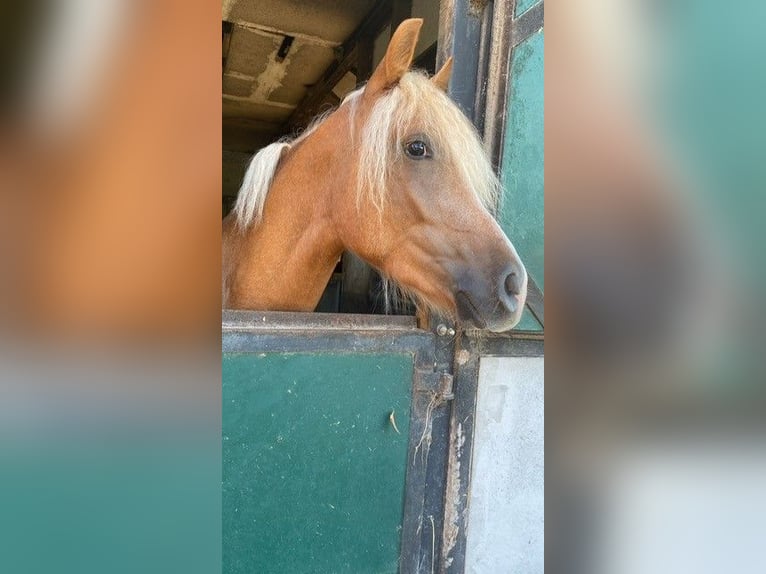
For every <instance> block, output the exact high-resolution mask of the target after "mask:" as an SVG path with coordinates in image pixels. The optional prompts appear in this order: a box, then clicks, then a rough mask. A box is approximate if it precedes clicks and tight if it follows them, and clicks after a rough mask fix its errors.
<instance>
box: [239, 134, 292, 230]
mask: <svg viewBox="0 0 766 574" xmlns="http://www.w3.org/2000/svg"><path fill="white" fill-rule="evenodd" d="M290 147H291V146H290V144H289V143H288V142H284V141H279V142H276V143H273V144H271V145H267V146H266V147H265V148H263V149H262V150H261V151H259V152H258V153H257V154H255V155H254V156H253V159H252V160H251V161H250V165H249V166H248V168H247V171H246V172H245V177H244V178H243V180H242V186H241V187H240V188H239V194H238V195H237V201H236V203H235V204H234V213H235V214H236V217H237V223H238V224H239V226H240V227H241V228H242V229H244V228H245V227H247V226H248V225H250V224H251V223H252V222H253V221H258V220H260V218H261V216H262V215H263V206H264V205H265V203H266V195H267V194H268V193H269V187H271V182H272V180H273V179H274V174H275V173H276V171H277V166H278V165H279V160H280V159H282V154H283V153H285V151H287V150H289V149H290Z"/></svg>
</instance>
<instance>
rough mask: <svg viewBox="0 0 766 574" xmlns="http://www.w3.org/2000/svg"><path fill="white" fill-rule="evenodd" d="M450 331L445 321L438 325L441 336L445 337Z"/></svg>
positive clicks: (437, 330)
mask: <svg viewBox="0 0 766 574" xmlns="http://www.w3.org/2000/svg"><path fill="white" fill-rule="evenodd" d="M447 333H448V330H447V325H445V324H444V323H440V324H439V326H438V327H436V334H437V335H439V336H440V337H444V335H446V334H447Z"/></svg>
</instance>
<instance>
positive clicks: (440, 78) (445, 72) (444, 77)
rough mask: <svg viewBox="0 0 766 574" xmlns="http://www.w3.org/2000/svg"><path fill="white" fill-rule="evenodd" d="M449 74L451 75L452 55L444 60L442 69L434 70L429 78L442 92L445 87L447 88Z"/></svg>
mask: <svg viewBox="0 0 766 574" xmlns="http://www.w3.org/2000/svg"><path fill="white" fill-rule="evenodd" d="M451 75H452V56H450V57H449V58H447V61H446V62H444V65H443V66H442V69H441V70H439V71H438V72H436V74H434V76H433V78H431V81H432V82H433V83H434V85H435V86H436V87H437V88H439V89H440V90H441V91H442V92H446V91H447V88H449V79H450V76H451Z"/></svg>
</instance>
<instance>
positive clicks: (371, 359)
mask: <svg viewBox="0 0 766 574" xmlns="http://www.w3.org/2000/svg"><path fill="white" fill-rule="evenodd" d="M412 372H413V360H412V356H411V355H328V354H230V355H224V358H223V437H222V438H223V566H224V568H223V571H224V573H235V572H236V573H244V572H247V573H252V572H258V573H259V574H269V573H274V574H277V573H280V574H281V573H285V572H289V573H291V574H301V573H316V572H328V573H329V572H334V573H349V574H351V573H353V574H365V573H370V574H372V573H375V574H383V573H389V572H390V573H392V574H393V573H395V572H397V571H398V559H399V546H400V527H401V522H402V516H403V505H404V484H405V471H406V465H407V446H408V444H407V443H408V434H409V417H410V403H411V392H412V390H411V389H412ZM392 411H394V412H395V421H396V424H397V427H398V429H399V431H400V433H397V432H396V431H395V430H394V428H393V426H392V425H391V423H390V421H389V415H390V413H391V412H392Z"/></svg>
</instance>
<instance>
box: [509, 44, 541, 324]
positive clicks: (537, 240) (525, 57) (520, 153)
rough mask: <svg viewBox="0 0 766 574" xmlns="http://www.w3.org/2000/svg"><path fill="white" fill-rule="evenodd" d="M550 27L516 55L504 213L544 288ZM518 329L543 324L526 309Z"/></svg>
mask: <svg viewBox="0 0 766 574" xmlns="http://www.w3.org/2000/svg"><path fill="white" fill-rule="evenodd" d="M544 45H545V44H544V31H543V30H541V31H540V32H538V33H536V34H533V35H532V36H531V37H530V38H528V39H527V40H525V41H524V42H522V43H521V44H520V45H519V46H517V47H516V48H515V49H514V51H513V55H512V60H511V80H510V89H509V92H508V102H507V107H508V108H507V109H508V119H507V121H506V128H505V138H504V142H503V146H504V147H503V163H502V167H501V171H502V173H501V179H502V183H503V189H504V192H503V198H502V201H501V205H500V211H499V217H500V224H501V226H502V227H503V230H504V231H505V232H506V233H507V234H508V237H509V238H510V239H511V242H512V243H513V244H514V246H515V247H516V249H517V250H518V252H519V256H520V257H521V260H522V261H523V262H524V265H525V266H526V268H527V271H528V273H529V275H530V277H532V278H533V279H534V280H535V282H536V283H537V285H538V287H540V289H544V286H545V276H544V268H545V261H544V250H545V245H544V230H545V229H544V228H545V221H544V220H545V218H544V208H545V201H544V191H545V133H544V132H545V129H544V126H545V121H544V103H545V97H544V86H545V82H544V71H545V66H544ZM517 328H518V329H540V324H539V323H538V322H537V321H536V320H535V319H534V317H532V316H531V314H529V312H526V313H525V315H524V317H523V318H522V321H521V323H520V324H519V326H518V327H517Z"/></svg>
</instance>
